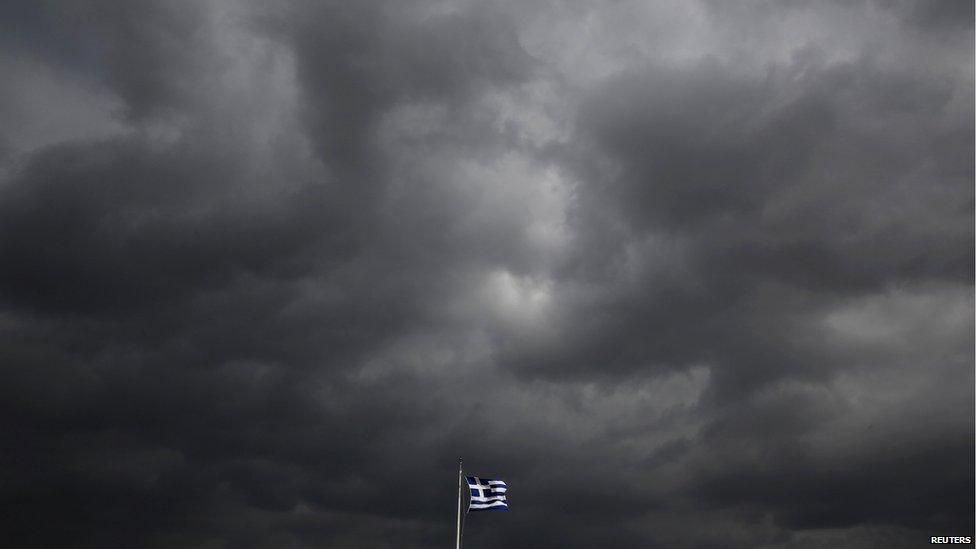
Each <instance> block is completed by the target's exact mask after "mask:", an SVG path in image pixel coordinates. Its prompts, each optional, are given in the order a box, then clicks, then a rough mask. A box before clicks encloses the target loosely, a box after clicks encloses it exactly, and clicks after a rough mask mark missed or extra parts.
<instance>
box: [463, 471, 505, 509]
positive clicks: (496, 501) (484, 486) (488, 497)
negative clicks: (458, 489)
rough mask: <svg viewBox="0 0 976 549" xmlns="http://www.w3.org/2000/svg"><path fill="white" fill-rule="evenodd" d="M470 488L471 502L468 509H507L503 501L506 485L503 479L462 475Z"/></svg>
mask: <svg viewBox="0 0 976 549" xmlns="http://www.w3.org/2000/svg"><path fill="white" fill-rule="evenodd" d="M464 478H465V479H466V480H467V481H468V488H469V489H470V490H471V502H470V503H468V511H490V510H492V509H499V510H503V509H508V503H506V502H505V492H506V491H508V487H507V486H505V481H503V480H498V479H494V478H482V477H464Z"/></svg>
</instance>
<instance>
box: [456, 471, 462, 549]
mask: <svg viewBox="0 0 976 549" xmlns="http://www.w3.org/2000/svg"><path fill="white" fill-rule="evenodd" d="M456 540H457V549H461V458H458V505H457V538H456Z"/></svg>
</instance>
